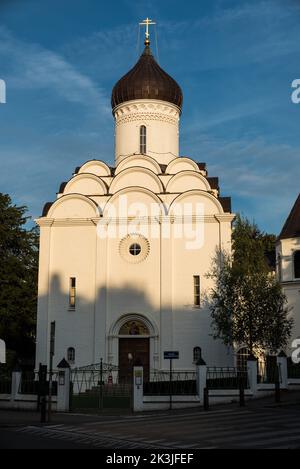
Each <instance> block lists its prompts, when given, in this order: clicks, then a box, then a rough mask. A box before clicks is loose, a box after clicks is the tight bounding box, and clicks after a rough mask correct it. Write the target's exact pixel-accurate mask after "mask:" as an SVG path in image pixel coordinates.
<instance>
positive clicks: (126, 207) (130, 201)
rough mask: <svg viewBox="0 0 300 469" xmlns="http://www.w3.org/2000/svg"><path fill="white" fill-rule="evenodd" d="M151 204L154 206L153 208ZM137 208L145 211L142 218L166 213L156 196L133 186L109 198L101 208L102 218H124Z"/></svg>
mask: <svg viewBox="0 0 300 469" xmlns="http://www.w3.org/2000/svg"><path fill="white" fill-rule="evenodd" d="M121 198H122V200H120V199H121ZM151 204H155V208H154V207H153V206H152V205H151ZM138 207H140V209H144V210H145V212H144V213H143V215H142V216H153V215H159V214H161V215H166V213H167V210H166V207H165V204H164V203H163V201H162V200H161V198H160V197H159V196H158V195H157V194H155V193H154V192H152V191H151V190H149V189H146V188H145V187H141V186H133V187H126V188H123V189H120V190H119V191H117V192H115V193H114V194H113V195H112V196H111V197H110V198H109V200H108V201H107V202H106V203H105V205H104V207H103V217H105V216H108V217H111V216H114V217H116V218H118V217H120V218H126V217H129V216H132V213H131V211H130V209H132V208H134V209H138ZM120 212H121V213H120ZM139 213H141V210H140V211H139Z"/></svg>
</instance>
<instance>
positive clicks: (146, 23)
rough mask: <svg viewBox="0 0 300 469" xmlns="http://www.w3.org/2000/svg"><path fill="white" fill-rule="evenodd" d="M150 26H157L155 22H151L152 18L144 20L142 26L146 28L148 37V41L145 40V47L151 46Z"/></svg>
mask: <svg viewBox="0 0 300 469" xmlns="http://www.w3.org/2000/svg"><path fill="white" fill-rule="evenodd" d="M150 24H156V23H155V22H154V21H152V20H150V18H148V17H147V18H146V19H145V20H143V21H142V22H141V23H140V25H141V26H146V31H145V36H146V39H145V46H149V44H150V40H149V36H150V34H149V25H150Z"/></svg>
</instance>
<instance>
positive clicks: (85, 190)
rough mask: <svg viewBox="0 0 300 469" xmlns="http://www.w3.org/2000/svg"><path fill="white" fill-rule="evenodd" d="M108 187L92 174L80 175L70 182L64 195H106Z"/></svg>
mask: <svg viewBox="0 0 300 469" xmlns="http://www.w3.org/2000/svg"><path fill="white" fill-rule="evenodd" d="M107 191H108V186H107V184H106V183H105V182H104V181H103V180H102V179H101V178H100V177H99V176H95V174H92V173H79V174H76V176H74V177H73V178H72V179H70V180H69V181H68V183H67V184H66V186H65V187H64V191H63V193H64V194H72V193H77V194H83V195H105V194H107Z"/></svg>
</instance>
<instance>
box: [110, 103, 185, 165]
mask: <svg viewBox="0 0 300 469" xmlns="http://www.w3.org/2000/svg"><path fill="white" fill-rule="evenodd" d="M179 112H180V111H179V108H178V107H177V106H175V105H173V104H171V103H167V102H164V101H159V100H145V99H144V100H142V99H141V100H134V101H127V102H125V103H122V104H120V105H119V106H117V107H116V108H115V109H114V111H113V113H114V117H115V161H116V164H118V163H119V162H120V161H122V159H124V158H125V157H126V156H128V155H132V154H139V153H140V126H141V125H145V126H146V128H147V146H146V154H147V155H149V156H151V157H153V158H154V159H156V160H157V161H158V162H159V163H162V164H168V163H169V162H170V161H171V160H172V159H174V157H177V156H178V155H179Z"/></svg>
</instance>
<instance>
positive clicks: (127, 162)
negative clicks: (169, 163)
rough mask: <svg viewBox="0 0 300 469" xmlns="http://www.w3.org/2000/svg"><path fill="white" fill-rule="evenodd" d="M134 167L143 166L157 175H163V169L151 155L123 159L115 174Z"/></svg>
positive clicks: (138, 155) (137, 155) (131, 156)
mask: <svg viewBox="0 0 300 469" xmlns="http://www.w3.org/2000/svg"><path fill="white" fill-rule="evenodd" d="M134 166H141V167H143V168H148V169H151V170H152V171H153V172H154V173H155V174H160V173H161V167H160V165H159V163H158V162H157V161H156V160H155V159H154V158H152V157H151V156H149V155H142V154H136V155H129V156H126V158H123V160H122V161H120V163H119V164H118V166H117V167H116V171H115V174H118V173H120V172H121V171H123V169H126V168H132V167H134Z"/></svg>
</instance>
